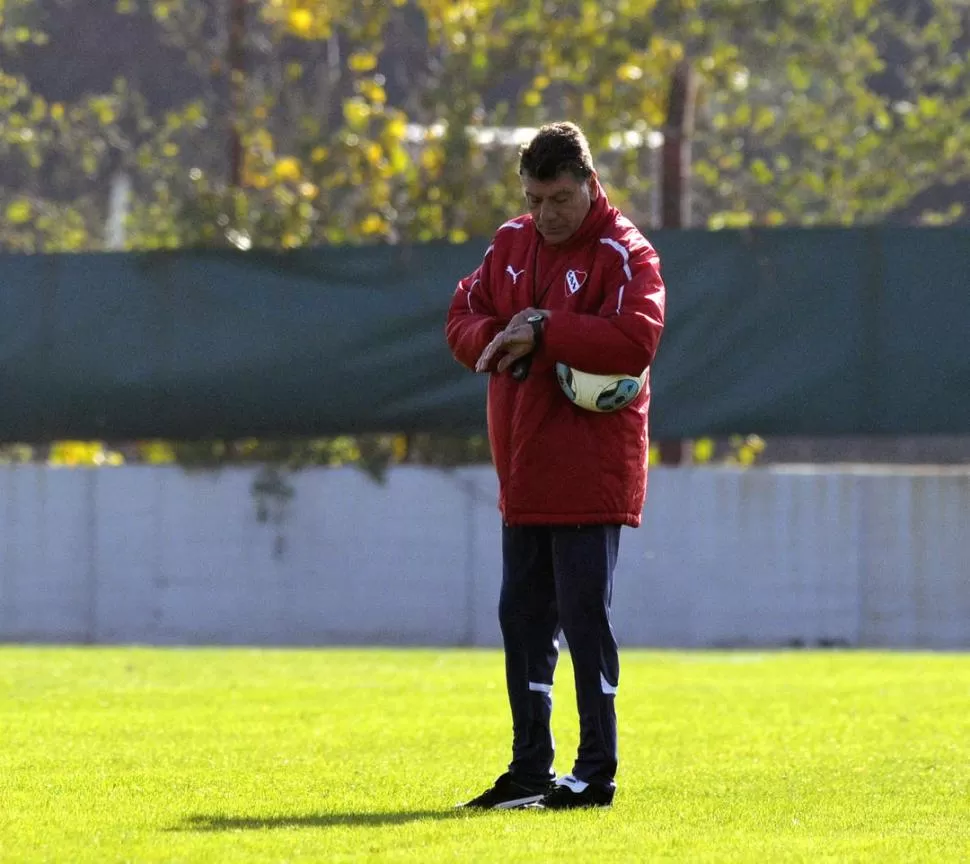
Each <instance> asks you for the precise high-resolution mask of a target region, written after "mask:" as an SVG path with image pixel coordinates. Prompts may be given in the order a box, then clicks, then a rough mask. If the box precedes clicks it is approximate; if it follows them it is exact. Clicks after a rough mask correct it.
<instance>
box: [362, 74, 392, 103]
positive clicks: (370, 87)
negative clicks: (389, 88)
mask: <svg viewBox="0 0 970 864" xmlns="http://www.w3.org/2000/svg"><path fill="white" fill-rule="evenodd" d="M358 87H359V90H360V93H361V95H362V96H363V97H364V98H365V99H366V100H367V101H368V102H371V103H373V104H374V105H383V104H384V103H385V102H386V101H387V93H385V92H384V88H383V87H382V86H381V84H380V83H379V82H378V81H376V80H374V79H370V80H368V81H361V82H360V84H359V85H358Z"/></svg>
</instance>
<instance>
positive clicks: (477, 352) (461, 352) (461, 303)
mask: <svg viewBox="0 0 970 864" xmlns="http://www.w3.org/2000/svg"><path fill="white" fill-rule="evenodd" d="M492 249H493V247H492V246H489V247H488V250H487V251H486V252H485V257H484V259H483V261H482V263H481V264H480V265H479V267H478V269H477V270H475V272H474V273H472V274H470V275H469V276H466V277H465V278H464V279H462V280H460V281H459V282H458V287H457V288H456V289H455V294H454V297H452V300H451V306H450V308H449V309H448V321H447V324H446V325H445V335H446V337H447V339H448V347H450V348H451V353H452V354H453V355H454V357H455V359H456V360H457V361H458V362H459V363H461V364H462V365H464V366H467V367H468V368H469V369H474V368H475V364H476V363H477V362H478V358H479V357H480V356H481V354H482V352H483V351H484V350H485V348H486V346H487V345H488V343H489V342H491V341H492V339H493V338H494V337H495V335H496V334H497V333H499V332H500V331H501V330H502V329H504V327H505V325H506V324H507V323H508V322H507V321H504V320H502V319H501V318H499V317H498V316H497V315H496V314H495V308H494V306H493V305H492V297H491V282H492V279H491V273H492V266H491V265H492Z"/></svg>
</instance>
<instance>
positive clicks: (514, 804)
mask: <svg viewBox="0 0 970 864" xmlns="http://www.w3.org/2000/svg"><path fill="white" fill-rule="evenodd" d="M544 797H545V796H544V795H528V796H526V797H525V798H513V799H512V800H511V801H503V802H502V803H501V804H496V805H494V806H493V807H492V809H493V810H519V809H521V808H523V807H528V806H530V805H532V804H538V803H539V802H540V801H541V800H542V799H543V798H544Z"/></svg>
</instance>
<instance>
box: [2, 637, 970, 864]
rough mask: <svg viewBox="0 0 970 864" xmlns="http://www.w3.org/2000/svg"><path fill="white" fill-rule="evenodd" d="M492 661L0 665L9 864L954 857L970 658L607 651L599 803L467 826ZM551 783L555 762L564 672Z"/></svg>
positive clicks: (72, 652)
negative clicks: (611, 688)
mask: <svg viewBox="0 0 970 864" xmlns="http://www.w3.org/2000/svg"><path fill="white" fill-rule="evenodd" d="M502 675H503V672H502V660H501V655H500V654H499V653H497V652H492V651H457V650H441V651H431V650H399V651H392V650H387V651H385V650H318V651H314V650H304V651H290V650H279V651H275V650H267V651H261V650H249V649H226V650H208V649H206V650H191V649H190V650H154V649H125V648H118V649H100V648H89V649H84V648H21V647H3V648H0V860H2V861H5V862H6V861H52V862H65V864H68V862H101V864H104V862H116V861H132V862H142V861H145V862H149V861H171V862H175V861H182V862H195V861H205V862H220V864H221V862H283V861H287V862H293V861H408V862H429V861H473V862H491V861H497V862H503V864H514V862H518V861H537V862H538V861H541V862H545V861H557V862H558V861H566V860H568V861H576V862H587V861H606V862H618V861H655V860H678V861H690V862H701V861H752V862H773V861H805V862H820V861H873V862H880V864H882V862H890V861H907V862H908V861H967V860H970V734H968V732H970V719H968V716H970V711H968V705H970V695H968V694H970V655H968V656H962V655H933V654H888V653H847V652H833V653H808V652H806V653H797V652H792V653H789V652H779V653H765V654H756V653H745V652H741V653H664V652H649V653H648V652H634V651H626V652H624V654H623V669H622V675H621V683H620V695H619V697H618V703H617V704H618V711H619V715H620V748H621V752H620V776H619V778H618V782H619V791H618V794H617V798H616V802H615V804H614V807H613V809H612V810H610V811H592V812H588V811H587V812H571V813H542V812H535V811H532V812H529V811H525V812H523V811H518V812H515V811H513V812H496V813H485V814H467V813H464V812H460V811H455V809H454V808H453V805H454V804H455V802H457V801H460V800H462V799H463V798H466V797H469V796H470V795H472V794H475V793H477V792H479V791H481V789H482V788H483V787H484V786H485V785H486V784H487V783H489V782H491V780H492V779H494V777H495V776H496V775H498V774H499V773H500V772H501V771H502V770H504V767H505V763H506V762H507V758H508V735H509V733H508V709H507V706H506V702H505V692H504V687H503V679H502ZM555 699H556V723H555V726H556V733H557V739H558V744H559V753H560V756H559V759H558V761H557V766H556V767H557V769H558V770H559V771H560V772H561V773H565V772H566V771H568V770H569V769H570V767H571V756H572V754H573V752H574V749H575V746H576V738H577V731H576V723H575V707H574V704H573V690H572V682H571V668H570V666H569V660H568V655H564V657H563V659H562V663H561V666H560V674H559V681H558V682H557V684H556V692H555Z"/></svg>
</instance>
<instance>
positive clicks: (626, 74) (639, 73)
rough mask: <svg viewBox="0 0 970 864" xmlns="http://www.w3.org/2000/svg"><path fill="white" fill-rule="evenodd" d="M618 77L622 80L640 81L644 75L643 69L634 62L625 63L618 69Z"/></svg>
mask: <svg viewBox="0 0 970 864" xmlns="http://www.w3.org/2000/svg"><path fill="white" fill-rule="evenodd" d="M616 77H617V78H619V79H620V81H639V80H640V79H641V78H642V77H643V69H641V68H640V67H639V66H637V65H636V64H634V63H624V64H622V65H621V66H620V67H619V68H618V69H617V70H616Z"/></svg>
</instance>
